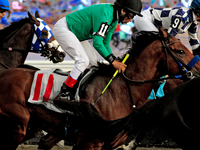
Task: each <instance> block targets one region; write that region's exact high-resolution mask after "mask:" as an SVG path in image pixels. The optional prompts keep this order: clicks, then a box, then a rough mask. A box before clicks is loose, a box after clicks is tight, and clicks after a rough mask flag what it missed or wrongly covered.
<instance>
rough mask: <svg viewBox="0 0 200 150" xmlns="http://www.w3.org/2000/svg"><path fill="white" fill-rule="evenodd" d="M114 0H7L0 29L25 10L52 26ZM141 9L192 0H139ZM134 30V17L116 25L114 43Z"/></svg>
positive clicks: (182, 4)
mask: <svg viewBox="0 0 200 150" xmlns="http://www.w3.org/2000/svg"><path fill="white" fill-rule="evenodd" d="M114 1H115V0H9V3H10V9H11V11H10V12H9V13H7V14H6V16H5V17H4V18H3V19H2V20H0V29H2V28H4V27H5V26H8V25H9V24H10V23H12V22H14V21H18V20H20V19H21V18H25V17H27V11H29V12H30V13H31V14H32V15H34V13H35V12H36V11H39V13H40V16H41V18H42V19H43V20H44V21H45V22H46V23H47V24H48V25H49V26H50V27H52V28H53V26H54V24H55V22H56V21H58V19H60V18H62V17H64V16H65V15H67V14H68V13H71V12H73V11H76V10H80V9H83V8H85V7H88V6H90V5H93V4H98V3H114ZM141 1H142V3H143V10H145V9H147V8H148V7H176V6H183V7H189V6H190V3H191V1H192V0H141ZM133 30H134V19H133V21H132V22H131V23H129V24H126V25H118V28H117V29H116V32H115V34H114V37H113V40H114V43H115V44H114V45H115V46H116V47H117V46H118V42H119V41H124V42H125V43H127V44H126V45H128V43H129V39H130V36H131V34H132V32H133ZM126 47H127V46H126Z"/></svg>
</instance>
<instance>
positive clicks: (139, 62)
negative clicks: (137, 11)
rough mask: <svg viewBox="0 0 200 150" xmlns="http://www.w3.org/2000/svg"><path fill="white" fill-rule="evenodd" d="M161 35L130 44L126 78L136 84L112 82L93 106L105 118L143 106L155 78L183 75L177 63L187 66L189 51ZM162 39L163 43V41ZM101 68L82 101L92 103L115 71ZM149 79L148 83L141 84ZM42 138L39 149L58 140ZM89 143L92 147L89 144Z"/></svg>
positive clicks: (141, 35)
mask: <svg viewBox="0 0 200 150" xmlns="http://www.w3.org/2000/svg"><path fill="white" fill-rule="evenodd" d="M162 34H163V36H164V37H165V38H161V37H162V36H159V35H158V34H157V35H156V34H153V33H152V32H139V33H138V34H136V36H137V38H136V39H135V40H134V41H135V44H133V45H132V48H131V50H130V58H129V59H128V60H127V65H128V67H127V69H126V73H125V74H126V76H127V77H128V78H130V79H131V80H134V81H136V82H131V81H129V80H126V79H125V78H124V77H123V76H121V75H119V76H117V77H116V78H115V79H114V81H112V84H111V85H110V86H109V88H108V89H107V91H106V92H105V93H104V95H102V96H101V98H100V100H99V101H98V103H97V104H96V105H95V107H96V109H97V110H98V112H99V113H100V114H101V115H102V117H103V118H104V119H106V120H114V119H118V118H123V117H125V116H127V115H128V114H130V113H131V112H132V111H134V108H133V105H134V106H135V107H136V108H139V107H140V106H142V105H143V104H144V103H145V102H146V100H147V98H148V96H149V94H150V92H151V89H152V88H153V86H154V84H155V82H156V80H153V79H158V78H159V77H161V76H162V75H165V74H168V73H170V74H171V75H173V74H180V73H181V74H182V73H183V72H182V68H181V69H180V68H179V66H178V64H177V63H178V62H177V61H179V62H181V63H182V64H184V66H186V65H185V64H188V63H189V62H190V61H191V60H192V59H193V58H194V56H193V55H192V53H191V51H190V50H189V49H187V48H186V47H185V46H184V45H183V44H182V43H181V42H180V41H179V40H178V39H177V38H175V37H168V38H167V36H169V35H167V33H166V32H165V31H162ZM144 39H145V41H144ZM164 39H165V40H166V41H163V40H164ZM145 42H146V43H145ZM186 57H187V58H186ZM188 58H189V59H188ZM102 68H103V69H100V70H101V71H100V72H99V73H98V75H97V76H95V77H94V78H93V79H92V80H91V81H90V82H89V84H88V85H87V87H86V89H85V93H84V94H83V95H84V96H83V97H82V98H83V100H82V101H86V102H89V103H91V104H93V103H94V102H95V100H96V99H97V97H98V95H100V94H101V91H102V90H103V89H104V87H106V84H107V83H108V82H109V80H110V79H111V76H112V73H113V72H114V69H112V68H110V66H107V67H106V66H103V67H102ZM198 68H199V62H197V64H196V65H195V67H193V68H192V71H193V73H195V74H199V69H198ZM102 70H103V71H102ZM150 80H151V82H147V83H146V82H143V81H150ZM137 81H138V82H137ZM100 89H102V90H100ZM141 91H142V92H141ZM124 100H125V101H124ZM44 139H45V140H44V141H43V142H42V143H43V145H40V146H39V147H40V148H41V149H42V148H43V149H50V148H51V147H52V146H53V145H54V144H55V143H56V142H58V141H59V139H57V138H53V136H49V135H47V136H46V137H45V138H44ZM53 139H54V140H55V141H54V143H53V142H52V143H51V142H49V141H53ZM125 139H126V136H125V137H124V138H122V139H121V140H119V141H117V142H115V144H114V145H112V148H114V147H117V146H119V145H120V144H123V142H124V141H125ZM84 140H85V139H81V137H79V139H78V142H77V143H76V146H75V147H74V149H76V148H77V149H84V148H86V147H90V146H91V145H89V144H88V141H87V140H85V141H84ZM45 141H48V142H45ZM89 143H90V144H91V141H90V142H89ZM102 143H104V142H102ZM102 145H103V144H102ZM44 147H45V148H44Z"/></svg>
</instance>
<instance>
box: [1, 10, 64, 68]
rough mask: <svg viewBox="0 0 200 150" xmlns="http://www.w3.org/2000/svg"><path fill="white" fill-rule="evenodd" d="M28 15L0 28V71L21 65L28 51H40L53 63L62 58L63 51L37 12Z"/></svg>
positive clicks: (60, 60)
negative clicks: (33, 14)
mask: <svg viewBox="0 0 200 150" xmlns="http://www.w3.org/2000/svg"><path fill="white" fill-rule="evenodd" d="M28 16H29V17H28V18H24V19H21V20H20V21H18V22H13V23H12V24H11V25H10V26H8V27H6V28H4V29H2V30H0V71H2V70H5V69H8V68H15V67H17V66H19V65H23V64H24V62H25V59H26V57H27V54H28V53H29V52H34V53H41V55H42V56H44V57H47V58H49V59H50V60H52V61H53V63H57V62H62V61H63V60H64V57H65V53H64V51H63V50H62V49H61V48H58V47H59V45H58V44H55V43H56V40H55V38H54V36H53V34H52V31H51V29H50V27H49V26H48V25H46V23H44V21H43V20H42V19H41V18H40V15H39V13H38V12H37V11H36V13H35V17H36V18H35V17H34V16H32V15H31V14H30V13H29V12H28Z"/></svg>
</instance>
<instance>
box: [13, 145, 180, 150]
mask: <svg viewBox="0 0 200 150" xmlns="http://www.w3.org/2000/svg"><path fill="white" fill-rule="evenodd" d="M71 149H72V147H70V146H64V147H59V146H54V147H53V149H52V150H71ZM17 150H37V145H20V146H19V147H18V148H17ZM136 150H181V149H177V148H176V149H174V148H156V147H151V148H144V147H140V148H137V149H136Z"/></svg>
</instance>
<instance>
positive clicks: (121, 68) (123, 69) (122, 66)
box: [112, 60, 127, 73]
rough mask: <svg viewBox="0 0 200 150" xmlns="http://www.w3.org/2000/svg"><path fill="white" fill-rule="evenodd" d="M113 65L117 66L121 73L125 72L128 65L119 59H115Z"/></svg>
mask: <svg viewBox="0 0 200 150" xmlns="http://www.w3.org/2000/svg"><path fill="white" fill-rule="evenodd" d="M112 65H113V67H115V68H116V69H117V70H118V71H119V73H121V72H124V71H125V70H126V67H127V65H126V64H124V63H122V62H119V61H117V60H114V61H113V63H112Z"/></svg>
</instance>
